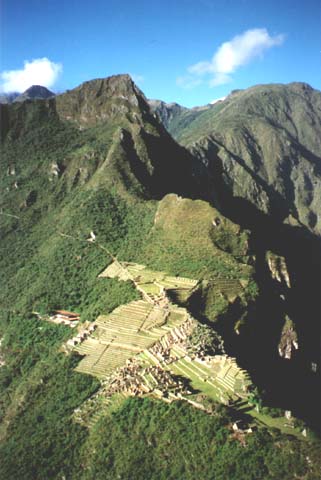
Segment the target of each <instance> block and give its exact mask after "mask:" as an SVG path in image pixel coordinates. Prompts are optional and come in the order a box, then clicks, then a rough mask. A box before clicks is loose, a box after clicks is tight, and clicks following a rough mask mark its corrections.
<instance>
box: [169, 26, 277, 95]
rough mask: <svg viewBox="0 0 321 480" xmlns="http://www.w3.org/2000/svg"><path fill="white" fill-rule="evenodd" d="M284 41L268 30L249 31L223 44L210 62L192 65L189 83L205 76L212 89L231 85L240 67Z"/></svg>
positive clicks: (189, 70)
mask: <svg viewBox="0 0 321 480" xmlns="http://www.w3.org/2000/svg"><path fill="white" fill-rule="evenodd" d="M283 41H284V35H275V36H271V35H270V34H269V32H268V31H267V29H266V28H254V29H252V30H247V31H246V32H243V33H242V34H241V35H236V36H235V37H234V38H232V40H230V41H228V42H224V43H222V45H220V47H219V48H218V49H217V50H216V52H215V53H214V55H213V57H212V59H211V60H210V61H202V62H198V63H195V64H194V65H191V66H190V67H189V68H188V72H189V75H188V78H189V83H190V84H192V83H193V79H194V80H195V79H197V78H198V79H200V78H202V77H204V76H207V77H208V84H209V86H210V87H215V86H217V85H223V84H226V83H229V82H231V81H232V76H231V74H233V73H234V72H235V71H236V70H237V69H238V68H239V67H242V66H243V65H247V64H248V63H250V62H251V61H253V60H255V59H256V58H258V57H262V56H263V54H264V52H265V51H266V50H268V49H269V48H271V47H275V46H278V45H281V44H282V43H283ZM181 78H182V77H181ZM183 78H184V77H183ZM177 83H178V82H177ZM196 84H197V83H196ZM178 85H179V83H178Z"/></svg>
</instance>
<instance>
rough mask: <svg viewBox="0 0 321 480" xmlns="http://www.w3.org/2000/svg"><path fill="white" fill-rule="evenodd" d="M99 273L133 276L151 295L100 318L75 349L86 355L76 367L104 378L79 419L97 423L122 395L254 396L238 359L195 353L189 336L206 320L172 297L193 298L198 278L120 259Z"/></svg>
mask: <svg viewBox="0 0 321 480" xmlns="http://www.w3.org/2000/svg"><path fill="white" fill-rule="evenodd" d="M99 277H101V278H106V277H107V278H118V279H120V280H122V281H127V280H131V281H132V282H133V283H134V285H135V286H136V288H137V289H138V290H139V291H140V292H141V293H142V295H143V297H144V298H143V299H142V300H138V301H134V302H130V303H128V304H127V305H122V306H120V307H118V308H116V309H115V310H114V311H113V312H112V313H111V314H109V315H100V316H99V317H98V318H97V320H96V321H95V322H94V323H93V325H92V326H91V331H90V332H88V333H89V336H88V337H87V338H84V339H83V341H82V342H81V343H80V344H77V345H75V346H74V348H73V349H74V350H75V351H77V352H78V353H80V354H81V355H83V356H84V358H83V359H82V360H81V361H80V362H79V364H78V365H77V367H76V371H78V372H82V373H87V374H90V375H93V376H96V377H98V378H99V379H100V380H101V381H102V385H103V386H102V388H101V389H100V391H99V392H98V394H96V395H95V396H94V399H93V398H91V399H90V400H89V402H87V403H86V404H85V406H84V407H83V408H82V409H80V411H78V410H77V412H76V417H75V418H76V419H77V420H78V421H80V422H83V423H85V424H86V425H90V426H91V425H92V424H93V423H94V419H95V418H96V419H98V418H99V416H100V414H99V411H100V410H101V411H104V409H105V407H107V408H109V405H110V403H111V402H112V398H113V396H114V395H115V394H121V395H130V396H131V395H134V396H137V395H146V394H148V395H152V396H156V397H158V398H159V397H160V398H162V399H164V400H165V401H169V402H170V401H172V400H175V399H184V400H186V401H188V402H194V400H192V398H193V394H195V393H197V392H202V393H203V394H205V395H206V396H208V397H209V398H212V399H213V400H215V401H219V402H222V403H224V404H228V403H229V402H230V401H236V400H237V399H240V398H242V399H246V398H247V396H248V392H249V387H250V385H251V381H250V379H249V376H248V374H247V372H245V371H244V370H242V369H240V368H239V367H238V365H237V363H236V361H235V359H233V358H230V357H228V356H227V355H225V354H224V352H221V351H219V352H217V353H220V354H214V355H209V354H208V353H206V352H205V351H204V350H202V349H199V351H194V352H193V353H191V352H190V350H189V348H188V343H189V342H188V338H189V337H190V335H191V334H192V333H193V331H194V330H195V328H196V326H197V325H199V322H197V321H196V320H195V319H194V318H193V317H191V315H190V314H189V312H188V311H187V309H186V308H183V307H179V306H178V305H176V304H175V303H173V301H172V299H173V296H172V294H173V292H175V295H176V296H179V295H181V296H182V294H184V295H185V296H187V297H188V296H189V295H190V293H191V292H192V291H195V289H197V285H198V281H197V280H193V279H189V278H183V277H173V276H168V275H167V274H166V273H165V272H156V271H153V270H151V269H148V268H146V267H145V266H144V265H139V264H134V263H129V262H119V261H118V260H115V261H114V262H113V263H112V264H111V265H109V266H108V267H107V268H106V269H105V270H104V271H103V272H102V273H101V274H100V275H99ZM77 338H79V336H78V337H76V340H77ZM69 344H70V343H69ZM103 398H105V401H103V400H102V399H103ZM194 403H195V402H194ZM93 404H94V405H96V407H97V408H93ZM196 405H197V406H198V407H199V408H204V407H203V406H202V404H196ZM89 411H90V412H91V414H89V413H88V412H89ZM88 417H89V419H88Z"/></svg>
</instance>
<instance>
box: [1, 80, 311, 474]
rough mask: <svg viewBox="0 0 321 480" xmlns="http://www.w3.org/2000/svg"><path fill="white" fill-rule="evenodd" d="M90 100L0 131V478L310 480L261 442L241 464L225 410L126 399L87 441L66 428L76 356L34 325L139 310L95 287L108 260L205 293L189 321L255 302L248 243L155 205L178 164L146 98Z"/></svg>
mask: <svg viewBox="0 0 321 480" xmlns="http://www.w3.org/2000/svg"><path fill="white" fill-rule="evenodd" d="M122 81H123V80H122ZM97 82H98V84H99V82H100V81H96V83H97ZM125 83H126V82H125ZM87 87H88V88H87ZM98 87H99V85H98ZM91 88H92V87H91V86H90V85H89V86H88V85H87V86H86V89H87V90H88V91H87V93H88V92H89V93H88V95H87V93H86V95H84V96H83V97H82V96H81V95H78V93H79V91H78V90H77V92H73V93H71V94H70V95H69V96H68V94H66V96H60V97H59V100H57V103H56V101H55V100H52V101H48V102H41V101H36V102H28V103H21V104H16V105H13V106H9V107H8V109H7V110H6V111H5V115H4V117H3V119H4V121H3V122H2V125H1V128H2V151H1V164H0V187H1V188H0V227H1V228H0V242H1V250H0V285H1V288H0V337H1V351H0V360H1V363H2V362H4V364H3V365H1V367H0V422H1V423H0V477H1V478H3V479H5V480H16V479H23V480H29V479H30V480H48V479H57V480H58V479H59V480H61V479H63V478H66V479H77V480H78V479H84V480H89V479H91V478H92V479H94V478H95V480H96V479H98V480H99V479H100V478H104V479H107V478H112V479H114V478H122V479H126V478H128V479H129V478H130V479H131V480H134V479H135V478H137V479H138V478H139V479H140V478H146V479H149V478H150V479H153V478H154V479H162V478H166V479H170V478H173V479H175V480H178V479H182V480H183V479H184V480H185V479H186V480H188V479H191V480H192V479H195V478H198V479H202V478H204V480H205V479H207V478H215V479H220V478H221V479H222V480H225V479H226V478H229V479H233V478H235V479H238V480H240V479H241V480H242V479H246V480H247V479H253V480H254V479H255V480H258V479H260V478H262V479H269V480H279V479H280V478H284V479H285V480H286V479H289V480H290V479H291V480H292V478H295V476H300V477H301V478H302V479H304V480H308V479H309V480H313V478H316V475H315V469H316V468H317V465H318V463H317V459H316V454H315V452H314V449H313V448H314V447H313V446H311V445H310V444H308V443H307V444H305V443H303V442H297V441H296V440H293V439H292V438H287V437H282V436H280V435H279V434H273V435H274V437H273V436H272V435H271V434H269V433H268V432H267V431H264V430H259V432H258V433H255V434H253V435H251V436H249V437H246V445H247V447H246V448H244V446H243V445H242V444H241V443H240V442H239V441H238V440H236V439H235V438H232V436H231V431H230V430H227V428H226V426H227V425H228V424H229V423H230V421H231V418H230V417H229V415H228V414H227V411H226V410H221V413H220V412H219V409H216V414H215V415H213V416H207V415H205V414H204V413H203V412H200V411H197V410H195V409H194V408H192V407H191V406H188V405H186V404H181V403H174V404H171V405H167V404H165V403H162V402H152V401H150V400H146V399H144V400H133V399H131V400H128V401H126V402H125V403H124V404H123V406H121V405H118V407H119V408H118V407H117V408H116V407H115V406H114V413H113V414H109V415H108V416H106V417H105V418H102V419H101V420H100V421H99V422H98V424H97V426H96V427H95V428H94V429H93V430H92V432H89V431H88V430H86V429H85V428H84V427H82V426H80V425H78V424H76V423H74V421H73V420H72V415H73V413H74V410H75V409H77V408H79V407H80V406H81V405H82V403H83V402H84V401H85V400H86V399H87V398H88V397H90V396H91V395H92V394H93V393H94V392H95V391H96V390H97V389H98V387H99V383H98V381H97V380H96V379H95V378H94V377H92V376H89V375H85V374H82V373H79V372H76V371H75V368H77V366H78V365H79V362H80V360H81V359H80V358H79V356H78V355H74V354H71V355H70V356H66V355H64V354H63V353H61V351H60V346H61V343H62V342H63V341H65V340H67V339H68V337H69V336H71V335H72V334H73V333H72V330H71V329H69V328H67V327H64V326H58V325H52V324H50V323H47V322H45V321H41V320H39V319H38V318H36V316H35V315H32V312H35V311H36V312H40V313H42V314H45V313H50V311H51V310H53V309H57V308H60V309H68V310H73V311H76V312H79V313H80V314H81V321H86V320H90V321H93V320H95V319H96V318H97V317H98V316H99V315H106V314H108V313H109V312H111V311H113V310H114V309H115V308H116V307H118V306H119V305H123V304H127V303H129V302H130V301H132V300H137V299H138V294H137V291H136V290H135V289H134V287H133V285H132V284H131V283H130V282H119V281H117V280H115V279H106V278H98V275H99V274H100V273H101V271H102V270H103V269H104V268H105V267H106V266H107V265H108V264H109V263H110V262H111V261H112V257H114V256H116V257H117V258H118V259H121V260H123V261H132V262H138V263H143V264H146V265H147V266H149V267H150V268H151V269H154V270H165V271H166V272H168V274H170V275H178V276H186V277H190V278H197V279H204V280H205V282H204V285H206V286H205V287H204V291H203V292H202V293H203V297H202V299H198V300H200V303H199V305H198V312H199V313H201V314H202V315H205V316H207V317H208V318H210V319H211V320H214V319H215V318H216V317H217V316H218V315H222V314H223V313H224V312H225V311H226V309H227V308H228V306H229V304H230V303H231V302H233V301H234V300H235V299H236V298H238V297H239V298H241V301H242V302H243V303H244V305H246V302H247V301H248V299H249V298H251V299H252V298H253V297H255V295H256V294H257V288H256V284H255V282H254V280H253V268H252V267H250V266H249V265H247V264H246V263H243V262H246V259H245V257H246V255H247V252H246V250H247V239H248V234H247V232H246V231H241V230H240V229H239V228H238V227H237V226H236V225H234V224H233V223H232V222H229V221H228V220H226V219H224V218H223V217H222V216H220V215H219V213H218V212H217V211H216V210H215V209H214V208H212V207H210V206H209V205H208V204H207V203H206V202H202V201H198V200H196V201H192V200H187V199H181V198H179V197H177V196H176V195H167V196H165V197H164V198H163V200H161V201H156V200H155V198H158V197H157V195H159V196H161V195H160V193H159V192H163V190H164V191H167V190H166V187H168V182H169V180H168V179H172V180H173V181H172V183H171V182H169V183H170V185H174V183H175V182H174V180H176V179H177V178H180V176H181V175H180V174H181V173H182V170H183V169H182V168H181V166H182V164H179V162H178V163H177V165H178V166H176V167H175V165H174V164H175V162H176V159H177V158H180V159H182V158H183V157H184V156H183V157H182V156H181V154H182V152H181V150H180V149H179V147H177V145H176V143H175V142H171V140H170V138H169V137H162V135H161V132H162V131H161V129H160V128H159V127H158V126H157V123H156V122H155V120H152V117H151V116H150V114H149V113H148V108H147V106H145V107H144V100H143V98H139V102H140V103H139V102H138V100H137V95H136V93H135V92H133V90H132V87H130V85H129V84H128V82H127V84H126V85H125V87H124V91H123V90H122V89H120V91H117V88H116V89H115V91H114V93H115V95H114V94H113V95H110V96H109V97H108V99H107V100H106V98H105V97H104V94H102V95H97V90H96V91H95V89H93V90H92V91H91ZM122 88H123V87H122ZM118 94H119V95H118ZM117 95H118V96H117ZM135 95H136V96H135ZM80 97H82V100H83V99H85V100H84V103H82V104H81V105H80V104H79V105H78V104H77V102H80ZM128 98H129V99H131V100H130V101H132V104H131V103H130V101H129V100H128ZM95 102H96V103H95ZM80 103H81V102H80ZM97 104H99V105H100V107H101V108H100V109H99V108H98V107H97ZM93 105H94V106H95V108H94V107H93V108H91V110H90V111H89V110H88V108H87V107H89V106H90V107H92V106H93ZM56 107H57V108H56ZM78 107H79V108H78ZM80 107H81V108H80ZM96 107H97V108H96ZM86 108H87V110H88V112H89V113H88V115H89V117H88V125H87V124H86V121H85V120H84V124H82V123H81V121H82V120H81V118H82V115H83V114H84V113H86ZM82 109H83V110H82ZM57 112H58V113H57ZM97 112H98V113H97ZM7 114H8V115H7ZM96 114H98V117H99V121H97V119H96ZM59 115H60V117H59ZM68 116H70V121H66V120H63V119H66V118H67V117H68ZM163 141H164V142H165V143H166V142H168V143H166V146H165V147H164V148H160V147H161V145H162V142H163ZM184 158H185V157H184ZM179 165H181V166H179ZM155 172H156V173H155ZM159 172H161V175H160V176H157V175H158V173H159ZM164 172H165V173H164ZM177 173H178V174H179V175H178V176H177ZM160 180H161V181H164V180H165V183H166V187H164V188H163V190H162V188H161V187H163V185H161V182H160ZM157 185H158V188H159V190H158V191H156V193H155V191H153V188H152V186H153V187H154V189H155V186H157ZM168 188H169V189H170V188H171V186H170V187H168ZM173 190H174V187H173ZM153 198H154V199H153ZM217 216H219V217H220V224H219V226H218V227H217V228H216V227H214V226H213V220H214V219H215V218H216V217H217ZM92 232H93V234H94V236H95V239H94V241H92V240H93V237H92V235H91V233H92ZM209 340H211V338H209ZM206 345H207V344H206ZM182 364H184V361H183V362H182ZM183 367H185V368H186V363H185V365H183ZM204 375H205V373H204ZM195 378H197V377H196V375H195ZM203 383H204V382H203ZM119 403H120V402H119ZM276 420H278V419H276ZM273 447H274V449H273ZM307 456H309V458H310V459H311V465H310V464H307V461H306V457H307ZM309 470H310V473H309Z"/></svg>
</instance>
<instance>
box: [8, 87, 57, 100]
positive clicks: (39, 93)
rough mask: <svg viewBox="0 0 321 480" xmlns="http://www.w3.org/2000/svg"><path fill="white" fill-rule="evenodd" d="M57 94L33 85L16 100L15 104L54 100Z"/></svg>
mask: <svg viewBox="0 0 321 480" xmlns="http://www.w3.org/2000/svg"><path fill="white" fill-rule="evenodd" d="M54 96H55V94H54V93H53V92H51V91H50V90H48V88H46V87H43V86H42V85H31V87H29V88H27V90H25V91H24V92H23V93H22V94H21V95H18V97H16V98H15V99H14V101H15V102H24V101H25V100H38V99H46V98H52V97H54Z"/></svg>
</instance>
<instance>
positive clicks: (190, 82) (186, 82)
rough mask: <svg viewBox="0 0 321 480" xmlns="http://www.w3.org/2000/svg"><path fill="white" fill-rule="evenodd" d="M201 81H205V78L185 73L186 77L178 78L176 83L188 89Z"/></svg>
mask: <svg viewBox="0 0 321 480" xmlns="http://www.w3.org/2000/svg"><path fill="white" fill-rule="evenodd" d="M201 83H203V80H202V79H201V78H195V77H194V76H193V75H185V76H184V77H177V78H176V85H178V86H179V87H183V88H186V89H187V90H189V89H190V88H194V87H197V86H198V85H200V84H201Z"/></svg>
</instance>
